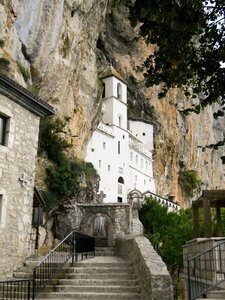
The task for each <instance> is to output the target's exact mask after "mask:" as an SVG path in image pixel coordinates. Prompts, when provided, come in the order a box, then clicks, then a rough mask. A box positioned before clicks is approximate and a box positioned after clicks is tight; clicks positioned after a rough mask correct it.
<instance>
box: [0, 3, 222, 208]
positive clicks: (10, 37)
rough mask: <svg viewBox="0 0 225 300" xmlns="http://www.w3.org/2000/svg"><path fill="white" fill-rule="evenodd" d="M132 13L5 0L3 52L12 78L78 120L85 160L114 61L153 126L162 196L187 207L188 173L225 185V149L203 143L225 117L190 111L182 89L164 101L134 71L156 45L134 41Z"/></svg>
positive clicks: (134, 106) (136, 107)
mask: <svg viewBox="0 0 225 300" xmlns="http://www.w3.org/2000/svg"><path fill="white" fill-rule="evenodd" d="M127 13H128V11H127V9H126V8H125V7H123V6H118V7H117V8H111V6H110V4H109V1H107V0H98V1H94V0H83V1H80V0H65V1H56V0H51V1H50V0H40V1H32V0H23V1H19V0H8V1H6V0H1V1H0V57H1V58H5V59H6V60H7V61H8V62H9V63H10V64H9V75H10V76H11V77H12V78H13V79H15V80H16V81H18V82H19V83H21V84H23V85H24V86H26V87H27V88H29V89H30V90H31V91H32V92H33V93H36V94H38V95H39V96H40V97H42V98H43V99H44V100H46V101H48V102H49V103H50V104H52V105H53V106H54V107H56V108H57V109H58V115H59V116H65V115H67V116H70V117H71V121H70V124H69V127H70V129H71V136H72V139H73V144H74V147H73V150H74V151H73V154H74V155H75V156H77V157H78V158H84V157H85V150H86V145H87V142H88V140H89V138H90V136H91V133H92V131H93V129H94V128H95V127H96V125H97V123H98V121H99V119H100V117H101V83H100V82H99V81H98V71H101V70H103V69H104V68H105V66H106V64H109V63H110V62H111V63H112V64H113V65H114V67H115V68H116V69H117V71H118V72H120V73H121V75H122V76H123V77H124V78H125V79H126V80H127V82H128V98H129V99H128V100H129V102H128V111H129V115H130V116H136V117H140V116H141V117H144V118H146V119H148V120H151V121H152V123H153V124H154V128H155V135H154V138H155V140H154V143H155V153H154V161H155V170H154V171H155V179H156V185H157V193H159V194H160V195H162V196H172V197H174V198H175V199H176V200H177V201H179V202H180V204H181V205H187V204H188V201H189V198H188V197H187V196H186V195H185V194H184V193H183V191H182V189H181V187H180V185H179V172H180V171H182V170H190V169H194V170H196V171H197V174H198V177H199V179H200V180H201V182H202V188H209V189H211V188H225V181H224V166H223V165H222V163H221V160H220V156H221V151H222V150H219V151H213V150H207V151H206V152H204V153H203V152H202V151H201V149H200V148H198V146H201V145H205V144H208V143H213V142H215V141H218V140H219V139H221V137H223V135H224V128H225V126H224V125H225V124H224V120H221V119H220V120H218V121H215V120H213V118H212V109H213V108H212V107H210V108H206V109H205V110H204V112H203V113H201V114H200V115H194V114H191V115H189V116H185V115H184V114H183V113H182V110H183V108H184V107H186V106H187V105H189V104H190V101H188V99H186V98H185V97H184V96H183V95H182V93H181V92H180V91H177V90H171V91H170V92H169V94H168V95H167V97H166V98H165V99H161V100H159V99H158V96H157V94H158V93H157V92H158V90H159V87H155V88H151V89H150V88H148V89H147V88H146V87H145V85H144V80H143V77H142V75H141V74H139V73H138V72H136V70H135V68H136V66H137V65H139V64H140V63H141V62H142V61H143V60H144V58H145V57H146V56H147V55H148V54H149V53H151V52H152V51H153V49H154V47H153V46H149V47H147V46H146V45H145V44H144V42H143V41H138V42H137V41H135V40H134V38H135V37H136V33H135V31H134V30H133V28H131V26H130V24H129V21H128V19H127ZM223 151H224V148H223ZM194 197H196V195H195V196H194Z"/></svg>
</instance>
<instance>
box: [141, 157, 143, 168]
mask: <svg viewBox="0 0 225 300" xmlns="http://www.w3.org/2000/svg"><path fill="white" fill-rule="evenodd" d="M143 164H144V163H143V158H141V168H143Z"/></svg>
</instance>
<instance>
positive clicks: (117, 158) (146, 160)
mask: <svg viewBox="0 0 225 300" xmlns="http://www.w3.org/2000/svg"><path fill="white" fill-rule="evenodd" d="M102 80H103V82H104V87H105V91H104V98H103V106H102V113H103V115H102V122H101V123H100V124H99V126H98V128H97V129H96V130H95V131H94V133H93V135H92V138H91V140H90V142H89V144H88V147H87V156H86V161H89V162H92V164H93V165H94V167H95V168H96V170H97V171H98V174H99V175H100V187H99V191H103V192H104V194H105V198H104V202H107V203H114V202H127V194H128V193H129V192H130V191H131V190H133V189H135V188H136V189H138V190H139V191H141V192H145V191H147V190H150V191H151V192H153V193H154V192H155V183H154V179H153V165H152V150H153V126H152V125H151V124H148V123H146V122H143V121H140V120H139V121H137V120H130V121H129V122H128V120H127V86H126V83H125V82H124V81H123V79H122V78H121V77H120V75H119V74H118V73H117V72H116V71H115V70H114V69H113V68H112V67H110V68H109V69H107V70H106V72H105V74H103V76H102ZM128 123H129V124H128ZM128 125H129V128H130V130H129V129H128ZM143 133H144V135H143ZM141 135H142V136H141Z"/></svg>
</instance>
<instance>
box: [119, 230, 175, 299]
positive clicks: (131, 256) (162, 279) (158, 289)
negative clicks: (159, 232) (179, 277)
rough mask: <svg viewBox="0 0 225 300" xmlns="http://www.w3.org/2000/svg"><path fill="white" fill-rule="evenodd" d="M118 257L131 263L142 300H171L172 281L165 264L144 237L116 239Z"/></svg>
mask: <svg viewBox="0 0 225 300" xmlns="http://www.w3.org/2000/svg"><path fill="white" fill-rule="evenodd" d="M117 251H118V255H119V256H121V257H123V258H125V259H127V260H129V261H131V262H132V263H133V265H134V270H135V274H136V275H137V276H138V277H139V278H138V279H139V282H140V284H141V289H142V293H143V298H142V300H159V299H163V300H172V299H173V288H172V280H171V277H170V275H169V272H168V270H167V267H166V265H165V263H164V262H163V261H162V259H161V257H160V256H159V255H158V254H157V253H156V251H155V250H154V249H153V247H152V245H151V244H150V242H149V240H148V239H146V238H145V237H144V236H136V237H134V236H131V235H130V236H121V237H119V238H118V239H117Z"/></svg>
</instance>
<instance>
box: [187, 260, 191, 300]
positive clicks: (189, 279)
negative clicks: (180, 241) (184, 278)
mask: <svg viewBox="0 0 225 300" xmlns="http://www.w3.org/2000/svg"><path fill="white" fill-rule="evenodd" d="M187 264H188V265H187V267H188V300H191V274H190V260H189V259H187Z"/></svg>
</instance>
